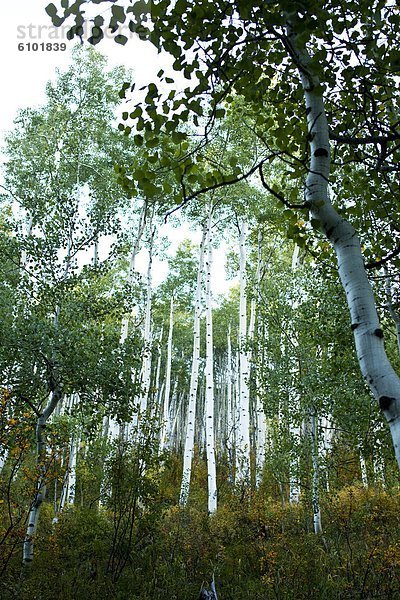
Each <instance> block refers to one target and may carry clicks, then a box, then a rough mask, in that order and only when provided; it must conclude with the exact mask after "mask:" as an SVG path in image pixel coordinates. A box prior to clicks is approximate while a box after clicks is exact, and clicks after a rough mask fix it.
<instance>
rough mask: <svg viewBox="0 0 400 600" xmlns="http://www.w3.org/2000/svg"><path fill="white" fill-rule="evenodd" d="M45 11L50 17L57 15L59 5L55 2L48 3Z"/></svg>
mask: <svg viewBox="0 0 400 600" xmlns="http://www.w3.org/2000/svg"><path fill="white" fill-rule="evenodd" d="M45 11H46V12H47V14H48V15H49V17H55V16H56V15H57V7H56V6H55V5H54V4H48V5H47V6H46V8H45Z"/></svg>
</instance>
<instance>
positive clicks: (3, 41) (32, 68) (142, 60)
mask: <svg viewBox="0 0 400 600" xmlns="http://www.w3.org/2000/svg"><path fill="white" fill-rule="evenodd" d="M48 3H49V0H14V1H13V2H11V3H10V2H1V3H0V22H1V23H2V24H3V27H2V35H1V36H0V52H1V54H0V56H1V67H0V69H1V81H2V83H3V85H2V92H1V105H0V107H1V110H0V136H1V142H2V137H3V135H4V133H5V132H6V131H8V130H10V129H11V128H12V123H13V119H14V118H15V116H16V113H17V110H18V109H19V108H24V107H26V106H30V107H36V106H40V105H41V104H42V103H43V102H44V100H45V85H46V82H47V81H48V80H49V79H54V78H55V74H56V73H55V71H56V69H57V68H59V69H61V70H65V69H66V68H67V67H68V65H69V63H70V49H71V48H72V46H73V45H74V43H76V42H73V41H68V40H67V39H66V37H65V32H63V31H56V30H55V28H54V27H53V26H52V24H51V21H50V18H49V17H48V15H47V14H46V13H45V10H44V9H45V7H46V5H47V4H48ZM57 4H58V3H57ZM103 6H104V5H97V6H96V7H95V8H96V9H101V10H104V9H103ZM123 33H124V34H126V35H128V33H126V31H124V32H123ZM55 36H59V39H55ZM56 41H58V42H65V43H66V45H67V49H66V51H64V52H63V51H60V50H59V51H58V52H57V51H54V50H53V51H49V50H42V49H41V47H40V44H41V43H45V44H46V43H47V42H52V43H54V42H56ZM28 43H31V44H32V43H37V44H38V45H39V49H38V50H37V51H32V50H30V51H29V50H28V49H27V44H28ZM18 44H23V46H24V49H23V50H19V49H18ZM97 48H98V49H99V50H100V51H101V52H102V53H103V54H105V55H106V56H107V58H108V61H109V66H111V67H113V66H117V65H121V64H122V65H125V66H126V67H128V68H130V69H132V70H133V75H134V79H135V82H136V84H137V86H140V85H145V84H147V83H150V82H151V81H156V75H157V72H158V71H159V70H160V68H163V69H167V68H168V63H169V60H168V59H166V58H165V57H164V56H162V55H161V54H158V53H157V50H156V48H155V47H154V46H153V45H152V44H151V43H150V42H143V41H141V40H139V39H138V38H137V37H136V36H134V35H133V34H130V39H129V41H128V43H127V44H126V45H125V46H120V45H118V44H116V43H115V42H114V41H113V40H112V39H103V40H102V42H101V43H100V45H99V46H97ZM174 76H175V78H176V73H175V72H174ZM186 85H187V82H186ZM163 230H164V231H160V234H161V235H166V236H168V238H169V239H170V241H171V246H170V251H171V253H174V251H175V249H176V246H177V244H178V243H179V242H180V241H182V240H183V239H184V238H187V237H189V238H191V239H192V240H193V241H194V242H199V239H200V234H197V233H193V232H192V231H190V229H189V228H188V227H187V226H181V227H180V228H179V229H173V230H172V229H171V227H169V226H168V225H167V226H164V227H163ZM141 256H142V259H141V260H139V261H138V270H140V271H141V272H144V271H145V270H146V259H145V253H141ZM139 258H140V257H139ZM224 262H225V252H224V251H223V250H222V248H221V250H216V251H215V255H214V274H213V275H214V276H213V281H212V287H213V290H214V293H217V294H218V293H223V292H224V291H226V289H227V286H228V287H229V284H227V282H226V280H225V273H224ZM154 266H155V271H156V272H155V278H154V280H155V283H158V282H159V281H160V280H161V279H163V278H164V277H165V275H166V268H167V266H166V264H165V263H161V262H160V261H159V260H157V259H156V260H155V261H154Z"/></svg>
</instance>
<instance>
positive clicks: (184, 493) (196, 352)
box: [179, 224, 207, 506]
mask: <svg viewBox="0 0 400 600" xmlns="http://www.w3.org/2000/svg"><path fill="white" fill-rule="evenodd" d="M206 233H207V226H206V224H204V226H203V235H202V239H201V243H200V248H199V268H198V271H197V284H196V300H195V306H194V320H193V355H192V371H191V374H190V388H189V405H188V411H187V428H186V437H185V449H184V453H183V474H182V484H181V493H180V498H179V502H180V504H181V505H183V506H185V505H186V503H187V500H188V497H189V488H190V477H191V472H192V459H193V449H194V433H195V424H196V403H197V389H198V385H199V363H200V316H201V310H202V303H201V287H202V279H203V267H204V244H205V239H206Z"/></svg>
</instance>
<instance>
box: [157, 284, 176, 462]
mask: <svg viewBox="0 0 400 600" xmlns="http://www.w3.org/2000/svg"><path fill="white" fill-rule="evenodd" d="M173 329H174V296H171V303H170V311H169V330H168V344H167V366H166V373H165V388H164V402H163V423H162V427H161V442H160V448H161V450H163V449H164V447H165V443H166V435H167V431H169V430H170V429H171V427H170V426H169V409H170V406H169V395H170V391H171V367H172V333H173Z"/></svg>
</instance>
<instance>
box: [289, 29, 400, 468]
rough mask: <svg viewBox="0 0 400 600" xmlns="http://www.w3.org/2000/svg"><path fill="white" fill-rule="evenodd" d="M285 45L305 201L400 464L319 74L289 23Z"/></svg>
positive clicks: (392, 376) (378, 332) (399, 386)
mask: <svg viewBox="0 0 400 600" xmlns="http://www.w3.org/2000/svg"><path fill="white" fill-rule="evenodd" d="M288 44H289V46H290V48H291V51H292V54H293V55H294V56H295V59H296V61H297V64H298V65H299V72H300V78H301V82H302V86H303V92H304V98H305V104H306V113H307V124H308V139H309V140H310V142H309V143H310V154H311V160H310V168H309V171H308V175H307V180H306V185H305V199H306V202H307V203H308V205H309V207H310V211H311V215H312V217H313V218H314V219H317V220H318V221H319V222H320V223H321V227H322V229H323V230H324V232H325V234H326V237H327V238H328V239H329V240H330V242H331V243H332V246H333V248H334V250H335V252H336V256H337V261H338V272H339V276H340V279H341V282H342V286H343V289H344V291H345V294H346V299H347V304H348V307H349V311H350V316H351V328H352V330H353V333H354V341H355V347H356V352H357V358H358V362H359V365H360V369H361V373H362V375H363V377H364V379H365V381H366V383H367V384H368V386H369V388H370V390H371V392H372V393H373V395H374V396H375V398H376V399H377V401H378V403H379V406H380V408H381V410H382V412H383V414H384V415H385V417H386V420H387V422H388V424H389V428H390V432H391V435H392V440H393V445H394V450H395V455H396V460H397V464H398V466H399V468H400V378H399V376H398V375H397V373H396V372H395V370H394V369H393V367H392V365H391V363H390V361H389V359H388V357H387V355H386V352H385V348H384V342H383V333H382V328H381V326H380V323H379V318H378V314H377V310H376V304H375V299H374V295H373V291H372V288H371V285H370V282H369V280H368V277H367V274H366V271H365V268H364V261H363V255H362V252H361V247H360V241H359V239H358V236H357V233H356V231H355V229H354V227H353V226H352V225H351V224H350V223H349V222H348V221H346V220H345V219H344V218H343V217H342V216H341V215H339V213H338V212H337V211H336V210H335V208H334V207H333V206H332V204H331V202H330V199H329V195H328V181H329V173H330V147H329V125H328V121H327V118H326V114H325V107H324V100H323V96H322V92H321V88H320V86H319V80H318V78H317V77H315V76H313V74H312V73H310V68H311V67H310V56H309V55H308V54H307V52H306V50H305V49H303V48H301V49H299V48H297V47H296V35H295V34H294V33H293V32H292V31H291V30H290V24H289V36H288ZM349 410H350V407H349Z"/></svg>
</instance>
